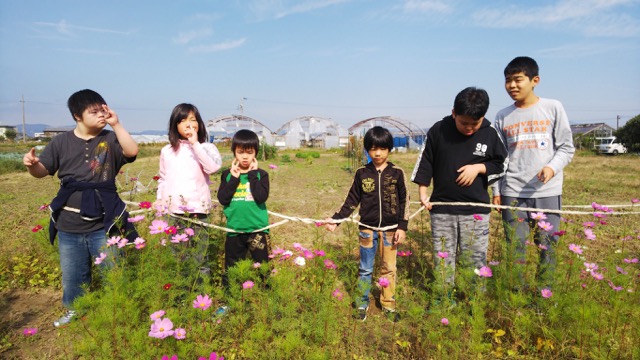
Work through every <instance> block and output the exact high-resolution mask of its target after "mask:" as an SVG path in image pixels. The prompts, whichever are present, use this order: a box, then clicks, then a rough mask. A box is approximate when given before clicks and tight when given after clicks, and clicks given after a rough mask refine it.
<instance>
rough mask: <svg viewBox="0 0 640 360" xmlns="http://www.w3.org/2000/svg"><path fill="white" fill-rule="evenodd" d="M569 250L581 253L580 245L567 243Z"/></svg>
mask: <svg viewBox="0 0 640 360" xmlns="http://www.w3.org/2000/svg"><path fill="white" fill-rule="evenodd" d="M569 250H571V251H573V252H574V253H576V254H578V255H581V254H582V248H581V247H580V245H576V244H569Z"/></svg>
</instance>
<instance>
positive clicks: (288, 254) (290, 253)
mask: <svg viewBox="0 0 640 360" xmlns="http://www.w3.org/2000/svg"><path fill="white" fill-rule="evenodd" d="M292 256H293V251H291V250H286V251H285V252H283V253H282V258H283V259H288V258H290V257H292ZM302 259H304V258H302Z"/></svg>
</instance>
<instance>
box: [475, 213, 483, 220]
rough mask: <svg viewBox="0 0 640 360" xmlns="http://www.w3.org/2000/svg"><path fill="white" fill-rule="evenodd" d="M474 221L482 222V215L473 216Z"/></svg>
mask: <svg viewBox="0 0 640 360" xmlns="http://www.w3.org/2000/svg"><path fill="white" fill-rule="evenodd" d="M473 220H476V221H480V220H482V215H478V214H473Z"/></svg>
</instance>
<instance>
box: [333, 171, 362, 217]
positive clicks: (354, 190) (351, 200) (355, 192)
mask: <svg viewBox="0 0 640 360" xmlns="http://www.w3.org/2000/svg"><path fill="white" fill-rule="evenodd" d="M360 183H361V181H360V170H358V171H356V174H355V176H354V177H353V182H352V183H351V188H350V189H349V193H348V194H347V198H346V199H345V201H344V203H343V204H342V207H341V208H340V210H339V211H338V212H336V213H335V214H333V216H332V219H335V220H340V219H346V218H348V217H349V216H350V215H351V214H352V213H353V212H354V211H355V210H356V208H357V207H358V205H359V204H360V197H361V194H360V189H361V188H362V187H361V186H360Z"/></svg>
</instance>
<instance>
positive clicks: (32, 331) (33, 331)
mask: <svg viewBox="0 0 640 360" xmlns="http://www.w3.org/2000/svg"><path fill="white" fill-rule="evenodd" d="M37 333H38V329H37V328H25V329H24V330H22V334H24V336H33V335H35V334H37Z"/></svg>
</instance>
